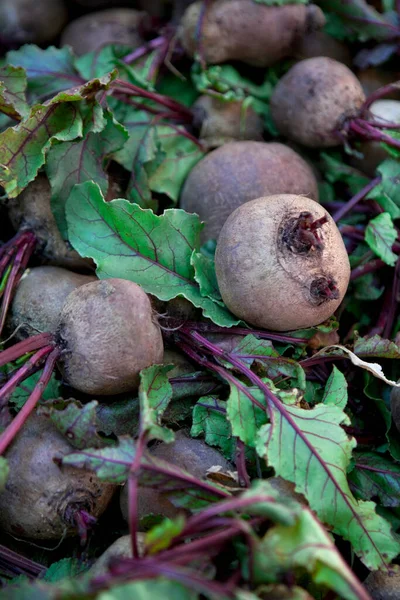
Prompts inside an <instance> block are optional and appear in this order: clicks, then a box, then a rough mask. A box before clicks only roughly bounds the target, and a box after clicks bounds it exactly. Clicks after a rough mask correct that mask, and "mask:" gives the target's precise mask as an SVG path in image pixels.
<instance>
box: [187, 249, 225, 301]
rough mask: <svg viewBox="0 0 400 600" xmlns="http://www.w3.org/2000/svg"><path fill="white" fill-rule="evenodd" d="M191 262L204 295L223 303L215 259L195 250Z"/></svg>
mask: <svg viewBox="0 0 400 600" xmlns="http://www.w3.org/2000/svg"><path fill="white" fill-rule="evenodd" d="M190 262H191V264H192V265H193V268H194V278H195V280H196V281H197V283H198V284H199V287H200V291H201V294H202V296H206V297H207V298H211V299H212V300H215V301H216V302H220V303H222V300H221V294H220V292H219V288H218V282H217V275H216V273H215V263H214V260H213V259H211V258H209V257H208V256H204V254H201V253H200V252H193V254H192V257H191V260H190ZM222 305H223V303H222Z"/></svg>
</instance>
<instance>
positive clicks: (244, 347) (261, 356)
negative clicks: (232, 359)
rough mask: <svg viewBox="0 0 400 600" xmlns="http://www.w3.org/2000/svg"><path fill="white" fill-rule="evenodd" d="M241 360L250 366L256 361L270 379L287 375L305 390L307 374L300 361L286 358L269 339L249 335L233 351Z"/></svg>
mask: <svg viewBox="0 0 400 600" xmlns="http://www.w3.org/2000/svg"><path fill="white" fill-rule="evenodd" d="M231 354H233V355H234V356H236V358H238V359H239V360H240V361H241V362H243V363H245V364H247V365H248V366H250V365H252V364H253V363H256V365H257V368H258V370H259V371H258V372H261V373H262V374H263V375H265V376H266V377H269V378H270V379H275V378H276V377H280V376H282V375H283V376H285V377H290V378H291V379H292V387H298V388H300V389H301V390H305V387H306V375H305V373H304V370H303V369H302V367H301V366H300V365H299V363H298V362H297V361H295V360H293V359H290V358H285V357H283V356H281V355H280V354H279V352H278V351H277V350H275V348H274V347H273V345H272V343H271V342H270V341H269V340H262V339H258V338H256V337H255V336H254V335H247V336H246V337H244V338H242V339H241V340H240V342H239V344H238V345H237V346H236V348H234V349H233V350H232V352H231Z"/></svg>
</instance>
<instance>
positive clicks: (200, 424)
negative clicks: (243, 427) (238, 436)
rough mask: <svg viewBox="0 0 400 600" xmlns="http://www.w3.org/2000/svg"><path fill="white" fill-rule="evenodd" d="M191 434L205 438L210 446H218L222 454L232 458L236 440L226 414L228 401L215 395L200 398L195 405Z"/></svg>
mask: <svg viewBox="0 0 400 600" xmlns="http://www.w3.org/2000/svg"><path fill="white" fill-rule="evenodd" d="M190 435H192V436H193V437H198V436H200V435H204V439H205V441H206V442H207V444H209V445H210V446H217V448H219V449H220V450H221V452H222V454H223V455H224V456H225V457H226V458H228V459H229V460H232V456H233V453H234V450H235V448H236V440H235V438H234V437H233V434H232V427H231V425H230V423H229V421H228V419H227V416H226V402H225V401H224V400H219V398H215V397H214V396H205V397H204V398H200V399H199V400H198V401H197V402H196V404H195V406H194V407H193V415H192V428H191V430H190Z"/></svg>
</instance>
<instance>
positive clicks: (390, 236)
mask: <svg viewBox="0 0 400 600" xmlns="http://www.w3.org/2000/svg"><path fill="white" fill-rule="evenodd" d="M396 239H397V231H396V228H395V226H394V225H393V221H392V218H391V216H390V215H389V213H381V214H380V215H378V216H377V217H375V218H374V219H371V221H370V222H369V223H368V225H367V227H366V228H365V241H366V242H367V244H368V246H369V247H370V248H371V250H373V251H374V252H375V254H376V255H377V256H379V258H381V259H382V260H383V261H384V262H385V263H386V264H387V265H390V266H391V267H394V265H395V264H396V261H397V254H395V253H394V252H393V251H392V246H393V244H394V242H395V241H396Z"/></svg>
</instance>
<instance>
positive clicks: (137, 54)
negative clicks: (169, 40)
mask: <svg viewBox="0 0 400 600" xmlns="http://www.w3.org/2000/svg"><path fill="white" fill-rule="evenodd" d="M164 43H165V37H164V36H162V35H160V36H159V37H157V38H154V40H150V42H148V43H147V44H145V45H143V46H140V48H136V50H133V52H131V53H130V54H127V55H126V56H125V58H123V61H122V62H124V63H125V64H127V65H129V64H130V63H133V62H134V61H135V60H137V59H138V58H142V56H145V55H146V54H149V53H150V52H152V51H153V50H155V49H156V48H159V47H160V46H162V45H163V44H164Z"/></svg>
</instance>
